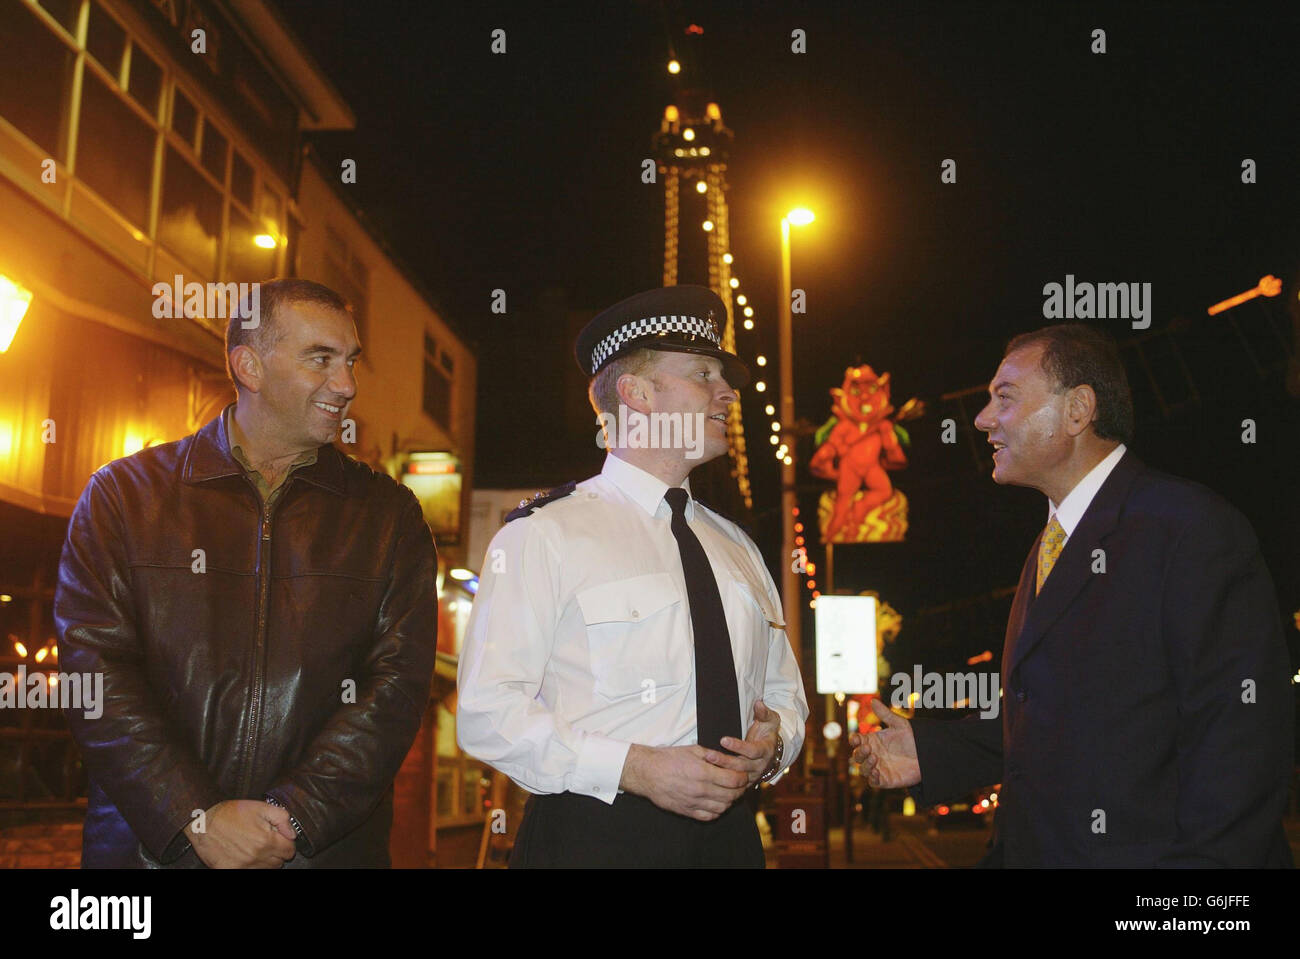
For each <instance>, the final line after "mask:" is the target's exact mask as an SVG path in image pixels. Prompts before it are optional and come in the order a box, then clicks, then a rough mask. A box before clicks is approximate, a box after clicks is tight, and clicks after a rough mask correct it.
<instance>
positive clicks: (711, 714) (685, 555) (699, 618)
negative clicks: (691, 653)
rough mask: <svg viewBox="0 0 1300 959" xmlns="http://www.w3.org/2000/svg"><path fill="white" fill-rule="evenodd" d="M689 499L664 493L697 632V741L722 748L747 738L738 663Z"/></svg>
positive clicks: (676, 492) (677, 493) (679, 492)
mask: <svg viewBox="0 0 1300 959" xmlns="http://www.w3.org/2000/svg"><path fill="white" fill-rule="evenodd" d="M689 498H690V497H689V495H688V494H687V492H686V490H684V489H682V488H681V487H675V488H673V489H670V490H669V491H668V492H667V493H665V494H664V499H665V500H667V501H668V505H669V506H670V507H671V508H672V511H673V524H672V529H673V536H674V537H676V539H677V551H678V552H679V553H680V554H681V557H682V572H683V573H684V574H685V575H686V597H687V599H688V600H689V602H690V604H691V628H692V630H693V631H694V633H695V723H696V734H697V735H696V741H697V742H698V743H699V744H700V745H701V746H704V747H706V748H708V749H722V745H721V741H722V737H723V736H734V737H735V738H736V739H741V738H743V736H742V733H741V726H740V694H739V693H738V692H737V689H736V663H735V660H733V659H732V658H731V635H730V634H729V633H728V632H727V617H726V615H725V614H724V613H723V611H722V597H721V596H720V595H719V594H718V581H717V580H716V579H714V578H713V567H712V566H710V565H709V557H708V556H707V555H705V553H704V547H703V546H701V545H700V541H699V540H698V539H696V537H695V534H694V533H692V532H691V528H690V527H689V526H687V525H686V501H687V500H688V499H689ZM723 752H728V753H729V752H730V750H725V749H724V750H723Z"/></svg>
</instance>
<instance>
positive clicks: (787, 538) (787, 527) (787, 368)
mask: <svg viewBox="0 0 1300 959" xmlns="http://www.w3.org/2000/svg"><path fill="white" fill-rule="evenodd" d="M814 219H815V217H814V216H813V212H812V210H809V209H807V208H806V207H795V208H794V209H793V210H791V211H790V212H789V213H787V214H786V215H785V216H783V217H782V218H781V302H780V307H781V322H780V330H779V333H780V336H779V341H780V345H781V349H780V356H779V359H780V363H781V416H780V422H781V423H782V424H783V425H784V426H785V429H786V431H787V432H788V434H789V435H787V436H785V437H783V439H784V440H785V445H786V447H787V448H788V452H787V454H786V455H785V457H784V458H782V460H781V514H782V536H781V543H782V552H781V556H782V559H781V570H782V575H781V602H782V605H783V607H784V611H785V635H786V639H788V640H789V641H790V646H791V648H792V650H793V651H794V658H795V662H799V658H800V656H801V655H802V648H801V647H802V632H803V631H802V629H801V628H800V614H801V610H800V607H799V602H800V600H799V576H798V574H797V573H795V571H794V569H793V568H792V564H791V563H790V562H789V559H788V558H789V557H791V556H793V555H794V550H795V535H794V517H795V511H796V509H797V508H798V502H797V500H796V497H795V485H794V483H795V475H794V443H795V435H794V372H793V368H792V367H793V362H792V358H793V356H794V344H793V342H792V333H791V327H792V325H793V321H792V318H791V315H790V225H791V224H793V225H795V226H807V225H808V224H809V223H811V222H812V221H813V220H814Z"/></svg>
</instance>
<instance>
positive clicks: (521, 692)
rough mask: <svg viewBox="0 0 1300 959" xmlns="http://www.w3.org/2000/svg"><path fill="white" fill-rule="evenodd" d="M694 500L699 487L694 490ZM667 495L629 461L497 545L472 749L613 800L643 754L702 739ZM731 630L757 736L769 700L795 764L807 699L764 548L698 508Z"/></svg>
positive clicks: (473, 632) (466, 732) (467, 673)
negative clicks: (759, 706)
mask: <svg viewBox="0 0 1300 959" xmlns="http://www.w3.org/2000/svg"><path fill="white" fill-rule="evenodd" d="M684 486H685V488H686V489H687V491H688V492H689V490H690V486H689V482H688V483H687V484H684ZM667 490H668V486H667V484H665V483H664V482H662V481H661V480H659V479H657V478H655V477H654V476H652V475H650V474H649V473H647V472H645V471H644V470H641V469H639V468H637V467H635V466H632V465H631V464H630V463H627V462H625V461H624V460H622V459H620V458H619V457H617V456H614V455H610V456H608V457H606V459H605V466H604V468H603V469H602V470H601V473H600V475H598V476H594V477H592V478H591V479H588V480H585V481H584V482H582V483H579V484H578V485H577V488H576V489H575V490H574V491H573V492H572V493H571V494H570V495H569V496H567V497H565V498H563V499H558V500H555V501H553V502H551V503H548V504H547V505H546V506H543V507H541V508H539V509H537V510H536V511H534V512H533V513H532V514H530V515H528V516H525V517H522V518H520V519H517V520H514V521H512V522H510V523H507V524H506V525H505V527H503V528H502V529H501V530H500V531H499V532H498V533H497V535H496V536H495V537H494V538H493V539H492V542H491V544H490V545H489V546H488V550H487V554H486V556H485V557H484V561H483V567H484V568H483V570H482V572H481V574H480V578H479V590H478V595H477V596H476V597H475V599H474V607H473V611H472V612H471V614H470V618H469V624H468V626H467V628H466V635H465V641H464V644H463V648H462V650H461V655H460V670H459V673H458V676H457V690H458V704H457V715H456V730H457V740H458V742H459V743H460V746H461V748H462V749H463V750H465V752H467V753H469V754H470V755H471V756H474V757H476V758H477V759H480V760H482V761H483V762H486V763H488V764H490V765H491V766H493V767H495V768H496V769H499V770H501V771H502V772H503V773H505V774H506V775H507V776H509V777H510V778H511V779H513V780H514V781H515V782H516V783H518V784H519V785H520V786H522V787H523V788H524V789H526V790H528V791H529V792H533V793H558V792H564V791H569V792H574V793H580V794H582V795H587V796H594V797H595V798H597V799H602V800H604V801H605V802H607V803H612V802H613V801H614V799H615V797H616V795H617V793H618V791H619V789H618V785H619V780H620V779H621V777H622V773H623V762H624V760H625V759H626V758H627V752H628V748H629V747H630V746H631V745H632V744H633V743H637V744H640V745H643V746H687V745H692V744H694V743H695V742H696V728H695V649H694V643H693V639H692V634H691V611H690V603H689V600H688V598H687V593H686V582H685V578H684V576H683V573H682V563H681V555H680V553H679V552H678V549H677V540H676V539H675V538H674V537H673V533H672V530H671V528H670V525H669V524H670V521H671V517H672V510H671V509H670V508H669V506H668V504H667V503H666V502H664V493H665V492H667ZM686 520H687V523H688V524H689V526H690V528H691V530H692V531H693V532H694V533H695V535H696V537H698V538H699V541H700V543H701V544H702V545H703V547H704V551H705V553H707V554H708V557H709V562H710V564H711V565H712V567H713V573H714V575H715V576H716V578H717V581H718V590H719V593H720V594H721V597H722V605H723V609H724V611H725V614H726V618H727V631H728V632H729V633H730V635H731V652H732V657H733V659H734V660H735V665H736V673H737V680H736V682H737V690H738V692H739V694H740V709H741V717H740V718H741V721H742V726H741V730H740V735H741V736H743V735H744V734H745V732H746V731H747V730H748V729H749V726H750V725H751V724H752V723H753V721H754V719H753V715H754V713H753V710H754V701H755V700H757V699H760V698H761V699H762V700H763V701H764V703H766V704H767V706H768V708H770V709H773V710H775V711H776V712H777V713H778V714H779V716H780V718H781V739H782V740H783V742H784V744H785V752H784V756H783V758H782V766H783V767H788V766H789V764H790V763H792V762H793V761H794V759H795V757H796V756H798V754H799V750H800V749H801V748H802V746H803V738H804V722H805V720H807V718H808V703H807V701H806V699H805V698H804V692H803V680H802V678H801V677H800V674H799V667H798V665H797V664H796V662H795V660H794V654H793V652H792V651H791V649H790V643H789V641H788V640H787V639H786V635H785V629H784V621H783V619H782V616H781V602H780V599H779V597H778V594H777V591H776V585H775V584H774V583H773V582H772V577H771V576H770V575H769V574H768V571H767V568H766V566H764V564H763V559H762V557H761V556H760V555H759V552H758V548H757V547H756V546H755V545H754V543H753V541H752V540H750V538H749V537H748V536H746V535H745V533H744V532H743V531H742V530H741V529H740V528H739V527H738V526H736V524H734V523H732V522H731V521H729V520H727V519H724V518H723V517H721V516H719V515H718V514H716V513H714V512H712V511H711V510H709V509H708V508H706V507H703V506H701V505H699V504H697V503H696V502H695V500H694V499H692V500H690V501H689V502H688V503H687V506H686Z"/></svg>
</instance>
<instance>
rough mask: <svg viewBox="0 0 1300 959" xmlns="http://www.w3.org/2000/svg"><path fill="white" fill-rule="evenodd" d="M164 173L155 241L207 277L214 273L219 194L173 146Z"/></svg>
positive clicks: (218, 233)
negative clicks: (160, 209)
mask: <svg viewBox="0 0 1300 959" xmlns="http://www.w3.org/2000/svg"><path fill="white" fill-rule="evenodd" d="M165 166H166V169H165V170H164V172H163V193H162V211H161V213H160V215H159V217H158V240H159V242H161V243H162V244H163V245H164V246H166V247H167V248H168V249H169V250H171V251H172V252H173V253H175V254H176V255H177V256H178V257H180V258H181V259H182V260H184V261H185V262H187V263H188V264H189V265H190V266H192V267H194V268H195V269H196V270H198V271H199V272H200V273H202V274H203V275H204V276H207V277H214V276H216V273H217V239H218V237H219V236H220V235H221V194H220V193H218V192H217V190H216V188H215V187H213V186H212V184H211V183H209V182H208V181H207V180H206V179H205V178H204V177H203V175H202V174H201V173H199V171H198V170H197V169H195V168H194V166H193V165H192V164H191V163H190V162H189V161H188V160H186V159H185V158H184V157H183V156H181V154H180V153H178V152H177V151H176V148H175V147H173V146H168V147H167V160H166V164H165Z"/></svg>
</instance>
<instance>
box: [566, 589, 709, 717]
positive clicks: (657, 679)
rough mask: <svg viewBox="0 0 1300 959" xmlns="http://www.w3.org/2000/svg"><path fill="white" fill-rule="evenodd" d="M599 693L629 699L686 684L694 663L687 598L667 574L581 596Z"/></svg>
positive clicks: (606, 696)
mask: <svg viewBox="0 0 1300 959" xmlns="http://www.w3.org/2000/svg"><path fill="white" fill-rule="evenodd" d="M577 599H578V606H579V608H580V609H581V610H582V619H583V622H584V623H585V624H586V627H587V646H588V650H589V652H590V655H591V673H592V678H593V679H594V680H595V685H596V692H597V693H598V694H600V695H601V696H603V697H604V698H606V699H610V700H614V699H625V698H627V697H630V696H642V695H644V694H645V693H646V692H649V691H653V690H658V689H660V688H667V687H670V686H678V685H681V684H682V683H684V682H686V680H687V677H688V676H689V675H690V670H691V667H692V665H693V660H692V659H690V658H688V656H687V654H688V653H689V652H691V650H690V627H689V622H688V621H687V620H686V619H684V618H683V616H682V612H683V610H682V597H681V594H680V593H679V592H678V590H677V586H676V585H675V584H674V583H673V580H672V577H671V576H669V575H668V574H667V573H649V574H647V575H645V576H633V577H631V578H629V579H619V580H614V581H613V582H610V583H602V584H601V585H599V586H592V587H590V588H589V589H585V590H583V591H581V592H580V593H578V596H577Z"/></svg>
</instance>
